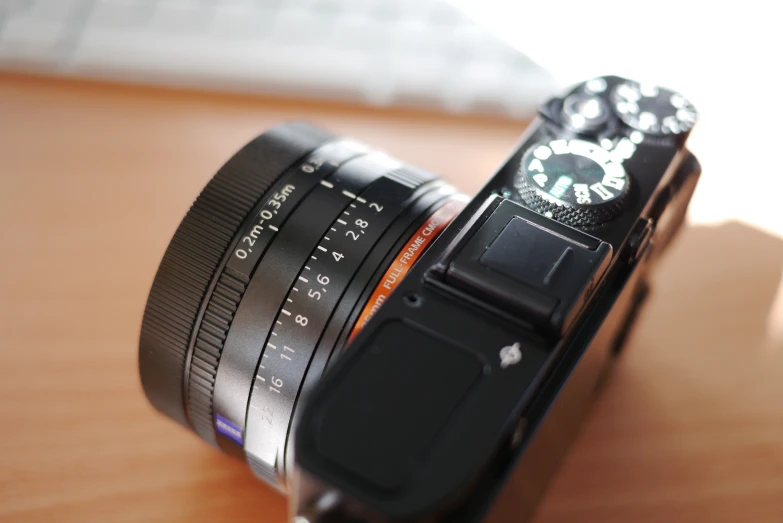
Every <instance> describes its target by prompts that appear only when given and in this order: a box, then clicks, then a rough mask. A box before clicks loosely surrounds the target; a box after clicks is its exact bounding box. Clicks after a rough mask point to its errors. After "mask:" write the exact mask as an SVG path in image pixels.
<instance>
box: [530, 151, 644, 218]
mask: <svg viewBox="0 0 783 523" xmlns="http://www.w3.org/2000/svg"><path fill="white" fill-rule="evenodd" d="M628 182H629V180H628V176H627V174H626V172H625V169H624V168H623V166H622V163H620V161H618V158H616V157H615V156H613V155H612V154H611V153H610V152H609V151H607V150H606V149H604V148H603V147H601V146H600V145H598V144H595V143H592V142H588V141H585V140H579V139H572V140H566V139H558V140H553V141H551V142H547V143H543V142H542V143H537V144H535V145H533V146H532V147H531V148H530V149H528V150H527V151H526V152H525V154H524V155H523V156H522V161H521V162H520V166H519V172H518V174H517V177H516V180H515V187H516V189H517V191H518V192H519V195H520V197H521V198H522V200H523V201H524V202H525V204H526V205H527V206H528V207H530V208H531V209H533V210H534V211H536V212H538V213H540V214H543V215H545V216H547V217H549V218H553V219H555V220H557V221H559V222H561V223H565V224H566V225H571V226H574V227H581V228H589V227H592V226H596V225H600V224H603V223H605V222H607V221H609V220H611V219H612V218H614V217H615V216H617V215H618V214H619V213H620V211H621V210H622V208H623V199H624V198H625V196H626V194H627V193H628Z"/></svg>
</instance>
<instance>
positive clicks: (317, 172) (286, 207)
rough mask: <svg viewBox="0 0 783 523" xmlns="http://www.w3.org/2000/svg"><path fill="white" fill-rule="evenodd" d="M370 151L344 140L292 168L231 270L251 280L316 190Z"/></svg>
mask: <svg viewBox="0 0 783 523" xmlns="http://www.w3.org/2000/svg"><path fill="white" fill-rule="evenodd" d="M368 152H369V149H368V148H367V147H365V146H364V145H362V144H360V143H358V142H353V141H350V140H341V141H339V142H333V143H329V144H326V145H323V146H321V147H319V148H318V149H316V150H315V151H313V152H312V153H310V154H309V155H308V156H307V157H305V159H304V160H303V161H301V162H300V163H299V164H298V165H296V166H294V167H293V168H291V169H289V171H288V172H287V173H286V174H284V175H283V176H281V177H280V182H279V183H278V184H277V187H276V188H275V190H274V192H272V193H267V195H266V201H265V202H264V203H263V205H262V206H261V208H260V209H258V210H257V212H256V214H255V216H254V217H253V220H252V221H251V222H250V224H248V226H247V227H246V228H245V230H244V231H243V232H242V236H241V238H240V240H239V243H237V245H236V246H235V247H234V250H233V252H232V253H231V257H230V258H229V260H228V263H227V264H226V266H227V268H229V269H233V270H234V271H236V272H238V273H240V274H242V275H243V276H245V277H247V278H250V275H251V274H252V272H253V269H255V267H256V264H257V263H258V261H259V260H260V259H261V257H262V256H263V254H264V252H265V251H266V249H267V248H268V247H269V244H270V242H271V241H272V238H274V236H275V234H276V233H277V232H278V231H279V230H280V227H282V226H283V222H285V220H286V218H287V217H288V216H289V215H290V214H291V212H292V211H293V210H294V209H296V207H297V206H298V205H299V202H301V201H302V199H303V198H304V197H305V196H307V194H308V193H309V192H310V191H311V190H312V189H313V187H315V186H316V185H318V183H319V182H321V181H322V180H323V179H324V178H326V177H327V176H329V175H330V174H332V173H333V172H334V171H335V170H337V168H338V167H339V166H340V165H342V164H344V163H345V162H347V161H348V160H351V159H352V158H355V157H356V156H359V155H361V154H366V153H368ZM326 183H328V182H326Z"/></svg>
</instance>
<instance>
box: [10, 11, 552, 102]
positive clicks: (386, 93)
mask: <svg viewBox="0 0 783 523" xmlns="http://www.w3.org/2000/svg"><path fill="white" fill-rule="evenodd" d="M0 69H4V70H24V71H34V72H38V73H50V74H58V75H71V76H78V77H88V78H104V79H110V80H115V81H117V80H119V81H126V82H138V83H147V84H158V85H166V86H179V87H192V88H197V89H210V90H228V91H241V92H255V93H267V94H275V95H284V96H293V97H303V98H317V99H340V100H348V101H358V102H361V103H366V104H372V105H398V106H412V107H427V108H433V109H439V110H445V111H450V112H471V113H490V114H503V115H506V116H510V117H525V116H529V115H530V114H531V113H532V112H533V111H534V110H535V108H536V106H537V105H538V103H539V102H540V101H542V100H543V99H544V98H545V97H547V96H549V95H551V94H552V92H553V89H554V88H555V83H554V81H553V80H552V78H551V76H550V75H549V74H548V73H547V72H546V71H545V70H544V69H543V68H541V67H540V66H538V65H537V64H535V63H534V62H532V61H531V60H529V59H528V58H527V57H525V56H524V55H522V54H520V53H519V52H517V51H516V50H514V49H513V48H511V47H510V46H508V45H507V44H505V43H503V42H502V41H500V40H499V39H498V38H496V37H494V36H493V35H492V34H491V33H489V32H488V31H487V30H485V29H484V28H482V27H481V26H479V25H477V24H476V23H474V22H473V21H471V20H470V19H469V18H467V17H466V16H465V15H463V14H462V13H461V12H460V11H458V10H457V9H456V8H454V7H452V6H450V5H448V4H447V3H444V2H441V1H439V0H0Z"/></svg>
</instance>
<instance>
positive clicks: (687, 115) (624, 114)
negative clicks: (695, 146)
mask: <svg viewBox="0 0 783 523" xmlns="http://www.w3.org/2000/svg"><path fill="white" fill-rule="evenodd" d="M611 99H612V105H613V107H614V111H615V112H616V113H617V115H618V116H619V117H620V118H621V119H622V120H623V122H625V124H626V125H628V126H629V127H632V128H634V129H637V130H639V131H642V132H645V133H649V134H654V135H677V134H682V133H685V132H687V131H689V130H690V129H691V127H693V124H695V123H696V117H697V114H696V109H695V108H694V107H693V105H692V104H691V103H690V102H689V101H688V100H686V99H685V98H684V97H683V96H682V95H681V94H678V93H676V92H674V91H671V90H669V89H664V88H663V87H656V86H653V85H644V84H640V83H638V82H630V81H629V82H623V83H621V84H619V85H618V86H617V87H615V89H614V91H613V92H612V96H611Z"/></svg>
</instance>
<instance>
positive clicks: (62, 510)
mask: <svg viewBox="0 0 783 523" xmlns="http://www.w3.org/2000/svg"><path fill="white" fill-rule="evenodd" d="M302 117H304V118H307V119H310V120H313V121H315V122H317V123H321V124H323V125H326V126H328V127H330V128H331V129H333V130H335V131H337V132H340V133H344V134H349V135H352V136H355V137H358V138H361V139H362V140H364V141H366V142H369V143H371V144H373V145H376V146H379V147H381V148H383V149H385V150H387V151H389V152H391V153H393V154H395V155H397V156H399V157H400V158H403V159H405V160H407V161H409V162H411V163H417V164H419V165H422V166H424V167H427V168H429V169H432V170H434V171H436V172H439V173H442V174H443V176H444V177H445V178H447V179H448V180H450V181H452V182H453V183H455V184H456V185H458V186H459V187H460V188H462V189H463V190H465V191H474V190H476V189H477V188H478V187H479V186H480V185H481V184H482V182H483V180H484V179H485V178H486V177H487V176H488V175H489V174H490V173H491V171H492V169H493V167H495V166H496V165H498V164H499V163H500V162H501V160H502V159H503V158H504V155H505V154H506V152H507V151H508V150H509V149H510V147H511V146H512V144H513V143H514V141H515V140H516V138H517V137H518V135H519V134H520V132H521V130H522V127H521V126H520V125H519V124H518V123H514V122H509V121H499V120H491V119H478V118H458V117H451V116H443V115H436V114H420V113H413V112H405V111H382V110H369V109H361V108H355V107H349V106H341V105H327V104H317V103H302V102H290V101H289V102H285V101H280V100H264V99H257V98H250V97H244V96H226V95H214V94H198V93H180V92H174V91H165V90H155V89H146V88H131V87H119V86H108V85H99V84H91V83H84V82H66V81H59V80H47V79H37V78H28V77H22V76H9V75H5V76H0V221H1V222H2V224H3V226H2V228H0V253H2V257H1V258H0V357H1V358H2V359H0V420H2V421H1V422H0V423H2V427H3V428H2V436H0V521H25V522H36V521H46V522H52V521H57V522H67V521H79V522H84V521H99V522H102V523H109V522H140V521H143V522H156V521H160V522H172V521H187V522H189V523H197V522H208V521H209V522H214V521H254V522H259V523H283V522H284V521H285V514H286V505H285V500H284V498H283V497H282V496H280V495H278V494H276V493H275V492H273V491H272V490H270V489H269V488H267V487H266V486H264V485H262V484H261V483H259V482H258V481H256V480H255V479H254V478H253V477H252V475H251V473H250V472H249V471H248V470H247V467H245V466H244V465H243V464H242V463H240V462H238V461H235V460H233V459H232V458H228V457H226V456H223V455H221V454H219V453H218V452H216V451H213V450H211V449H210V448H209V447H208V446H207V445H206V444H203V443H201V442H200V441H199V440H198V438H196V437H195V436H194V435H192V434H189V433H188V432H187V431H185V430H184V429H182V428H180V427H178V426H177V425H175V424H174V423H173V422H170V421H168V420H166V419H164V418H163V417H162V416H161V415H158V414H157V413H155V412H154V411H153V410H152V408H151V407H150V406H149V405H148V404H147V402H146V401H145V398H144V396H143V394H142V391H141V387H140V384H139V380H138V374H137V363H136V350H137V340H138V333H139V325H140V321H141V315H142V311H143V308H144V303H145V299H146V296H147V292H148V290H149V286H150V284H151V282H152V278H153V275H154V273H155V270H156V267H157V264H158V262H159V260H160V257H161V255H162V253H163V251H164V249H165V247H166V244H167V242H168V240H169V239H170V237H171V235H172V233H173V231H174V229H175V227H176V225H177V224H178V222H179V220H180V219H181V216H182V214H183V212H184V211H185V210H186V209H187V207H188V206H189V204H190V202H191V201H192V199H193V198H194V196H195V195H196V194H197V193H198V191H199V190H200V189H201V188H202V186H203V184H204V183H205V182H206V181H207V180H208V178H209V177H210V176H211V175H212V174H213V173H214V172H215V170H216V169H217V168H218V167H219V166H220V165H221V163H222V162H223V161H224V160H225V159H226V158H227V157H228V156H229V155H230V154H232V153H233V152H234V151H235V150H236V149H237V148H238V147H240V146H241V145H242V144H244V143H245V142H246V141H247V140H248V139H249V138H250V137H252V136H253V135H254V134H256V133H257V132H259V131H261V130H263V129H265V128H266V127H269V126H271V125H274V124H275V123H278V122H280V121H283V120H290V119H299V118H302ZM696 152H697V154H698V150H697V151H696ZM725 175H726V174H725V173H724V172H722V171H721V169H720V168H718V169H715V170H714V171H713V172H705V175H704V176H705V183H703V185H702V186H701V187H700V188H699V190H698V191H697V194H696V200H695V202H696V201H698V202H702V203H708V202H709V201H710V194H711V192H710V191H711V190H712V189H711V188H714V187H717V185H716V184H715V183H710V182H709V181H708V180H718V179H719V177H720V176H725ZM782 219H783V218H782ZM782 271H783V240H782V239H781V237H780V236H779V235H776V234H773V233H771V232H768V231H765V230H764V229H762V228H759V227H755V226H753V227H751V226H749V225H746V224H743V223H742V222H741V221H736V220H733V221H728V222H724V223H720V224H718V225H709V226H708V225H703V224H692V225H690V226H689V227H688V228H687V229H686V230H685V231H684V233H683V235H682V236H681V237H680V238H679V240H678V242H677V243H676V244H675V245H674V247H673V249H672V250H671V251H670V252H669V254H668V256H667V257H666V258H665V259H664V260H663V263H662V264H661V265H660V267H659V272H658V274H657V276H656V278H655V282H654V283H655V285H656V286H655V288H654V294H653V296H652V298H651V301H650V303H649V307H648V308H647V310H646V313H645V314H644V316H643V319H642V320H641V324H640V325H639V328H638V329H637V330H636V331H635V332H634V335H633V338H632V340H631V342H630V346H629V347H628V348H627V351H626V353H625V355H624V356H623V358H622V359H621V360H620V362H619V365H618V367H617V369H616V372H615V373H614V375H613V377H612V379H611V381H610V383H609V385H608V387H607V388H606V389H605V390H604V392H603V393H602V395H601V397H600V398H599V400H598V401H597V403H596V405H595V407H594V410H593V412H592V414H591V416H590V418H589V421H588V422H587V424H586V425H585V426H584V429H583V431H582V433H581V435H580V437H579V439H578V441H577V443H576V444H575V445H574V447H573V449H572V452H571V453H570V454H569V456H568V457H567V459H566V462H565V464H564V466H563V469H562V472H561V473H560V475H559V476H558V478H557V479H556V481H555V483H554V484H553V486H552V488H551V490H550V493H549V495H548V496H547V498H546V500H545V502H544V503H543V505H542V508H541V510H540V512H539V515H538V517H537V522H538V523H555V522H558V523H559V522H601V523H611V522H617V523H625V522H629V521H634V522H636V523H640V522H666V523H673V522H674V523H678V522H742V523H765V522H778V523H779V522H783V285H781V273H782Z"/></svg>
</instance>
